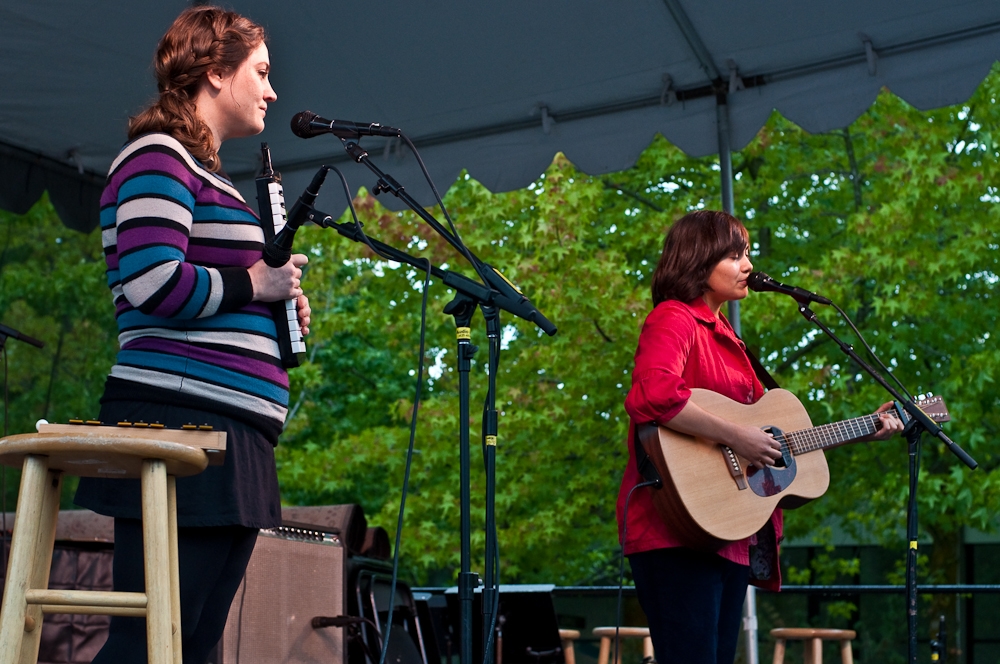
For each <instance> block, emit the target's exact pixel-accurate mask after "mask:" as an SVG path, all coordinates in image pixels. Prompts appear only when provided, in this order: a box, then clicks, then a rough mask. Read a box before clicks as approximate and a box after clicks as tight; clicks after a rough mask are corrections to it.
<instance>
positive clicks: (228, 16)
mask: <svg viewBox="0 0 1000 664" xmlns="http://www.w3.org/2000/svg"><path fill="white" fill-rule="evenodd" d="M264 40H265V35H264V29H263V28H262V27H261V26H259V25H258V24H256V23H254V22H253V21H251V20H250V19H248V18H245V17H243V16H240V15H239V14H237V13H235V12H230V11H226V10H224V9H220V8H219V7H191V8H190V9H186V10H184V11H183V12H182V13H181V15H180V16H178V17H177V19H176V20H175V21H174V22H173V24H172V25H171V26H170V28H169V29H168V30H167V32H166V33H165V34H164V35H163V38H162V39H160V43H159V45H158V46H157V49H156V55H155V56H154V57H153V69H154V71H155V72H156V85H157V88H158V90H159V92H160V96H159V98H158V99H157V100H156V101H155V102H153V104H152V105H150V106H149V108H147V109H146V110H144V111H143V112H141V113H139V114H138V115H136V116H134V117H131V118H129V123H128V137H129V140H132V139H134V138H135V137H136V136H139V135H141V134H147V133H149V132H154V131H156V132H164V133H167V134H170V135H171V136H173V137H174V138H176V139H177V140H178V141H180V142H181V144H183V145H184V147H186V148H187V149H188V150H189V151H190V152H191V154H192V155H194V156H195V158H196V159H198V160H199V161H201V162H202V163H203V164H204V165H205V167H206V168H207V169H208V170H210V171H213V172H214V171H218V170H220V169H221V168H222V161H221V160H220V159H219V155H218V154H217V153H216V151H215V147H214V144H213V137H212V130H211V129H209V127H208V125H207V124H206V123H205V122H204V121H203V120H202V119H201V118H200V117H198V111H197V108H196V107H195V97H196V96H197V94H198V86H199V84H200V83H201V81H202V79H203V77H204V76H205V75H206V74H207V73H208V72H209V70H216V71H219V72H223V73H226V72H231V71H234V70H235V69H236V68H238V67H239V65H240V64H241V63H242V62H243V61H244V60H246V59H247V57H249V55H250V53H251V52H253V50H254V49H255V48H257V46H259V45H260V44H261V43H262V42H263V41H264Z"/></svg>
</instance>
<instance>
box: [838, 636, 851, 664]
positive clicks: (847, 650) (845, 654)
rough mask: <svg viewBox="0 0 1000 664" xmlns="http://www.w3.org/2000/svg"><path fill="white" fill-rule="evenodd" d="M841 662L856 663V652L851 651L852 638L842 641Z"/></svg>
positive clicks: (843, 663) (846, 663)
mask: <svg viewBox="0 0 1000 664" xmlns="http://www.w3.org/2000/svg"><path fill="white" fill-rule="evenodd" d="M840 664H854V653H853V652H852V651H851V640H850V639H844V640H843V641H841V642H840Z"/></svg>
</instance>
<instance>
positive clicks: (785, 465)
mask: <svg viewBox="0 0 1000 664" xmlns="http://www.w3.org/2000/svg"><path fill="white" fill-rule="evenodd" d="M761 429H762V430H763V431H765V432H767V433H769V434H771V435H772V436H774V437H775V438H777V439H779V440H781V439H782V438H783V437H784V434H783V433H782V431H781V429H779V428H778V427H773V426H767V427H761ZM781 451H782V456H781V458H779V459H776V460H775V462H774V465H773V466H770V467H767V468H764V469H763V470H759V469H757V468H754V467H752V466H751V467H750V468H749V469H748V471H747V484H749V485H750V489H751V490H752V491H753V492H754V493H755V494H757V495H758V496H761V497H763V498H767V497H768V496H775V495H777V494H779V493H781V492H782V491H784V490H785V489H787V488H788V487H789V486H791V484H792V481H794V480H795V457H793V456H792V455H791V453H790V452H789V450H788V446H787V445H782V450H781Z"/></svg>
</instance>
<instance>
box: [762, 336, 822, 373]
mask: <svg viewBox="0 0 1000 664" xmlns="http://www.w3.org/2000/svg"><path fill="white" fill-rule="evenodd" d="M828 341H830V337H828V336H826V335H825V334H824V335H823V336H821V337H816V338H815V339H813V340H812V341H810V342H809V343H807V344H806V345H805V346H803V347H802V348H799V349H798V350H797V351H795V352H794V353H792V354H791V355H789V356H788V357H786V358H785V361H784V362H782V363H781V364H780V365H778V368H777V369H775V370H774V372H775V373H781V372H782V371H784V370H785V369H787V368H789V367H790V366H792V365H793V364H794V363H796V362H798V361H799V360H800V359H801V358H803V357H805V356H806V355H808V354H809V353H811V352H813V351H814V350H816V349H817V348H819V347H820V346H822V345H823V344H825V343H827V342H828Z"/></svg>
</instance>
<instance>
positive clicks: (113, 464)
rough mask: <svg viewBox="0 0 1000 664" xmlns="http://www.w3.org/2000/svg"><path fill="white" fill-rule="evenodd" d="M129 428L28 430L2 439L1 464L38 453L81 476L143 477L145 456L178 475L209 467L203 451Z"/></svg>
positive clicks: (20, 461)
mask: <svg viewBox="0 0 1000 664" xmlns="http://www.w3.org/2000/svg"><path fill="white" fill-rule="evenodd" d="M81 428H82V427H81ZM126 431H128V433H123V434H122V435H108V434H90V433H80V434H72V435H70V434H52V433H24V434H18V435H15V436H8V437H6V438H4V439H3V440H2V441H0V464H3V465H5V466H14V467H16V468H20V467H21V466H23V465H24V457H25V456H27V455H29V454H37V455H40V456H45V457H47V458H48V468H49V470H59V471H62V472H64V473H67V474H69V475H76V476H77V477H112V478H137V477H139V476H140V475H141V472H142V461H143V459H159V460H161V461H163V462H164V463H165V464H166V470H167V474H168V475H173V476H174V477H187V476H189V475H197V474H198V473H200V472H202V471H203V470H205V468H206V467H207V466H208V455H207V454H205V452H204V451H203V450H200V449H198V448H195V447H191V446H190V445H185V444H183V443H175V442H171V441H168V440H160V439H157V438H151V437H142V436H141V435H138V434H136V433H134V430H126ZM153 431H155V430H153ZM152 435H153V434H150V436H152Z"/></svg>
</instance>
